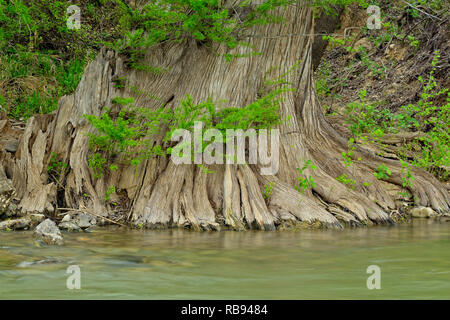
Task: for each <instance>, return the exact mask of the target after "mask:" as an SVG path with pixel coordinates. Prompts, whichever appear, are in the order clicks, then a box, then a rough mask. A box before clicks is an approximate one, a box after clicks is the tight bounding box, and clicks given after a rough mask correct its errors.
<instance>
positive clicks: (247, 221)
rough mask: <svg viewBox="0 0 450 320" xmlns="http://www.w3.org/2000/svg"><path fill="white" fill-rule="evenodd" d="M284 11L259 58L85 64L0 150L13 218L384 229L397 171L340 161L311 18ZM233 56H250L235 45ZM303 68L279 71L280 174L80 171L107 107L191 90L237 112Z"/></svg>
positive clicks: (341, 142) (159, 165)
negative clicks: (141, 67)
mask: <svg viewBox="0 0 450 320" xmlns="http://www.w3.org/2000/svg"><path fill="white" fill-rule="evenodd" d="M281 14H282V16H283V17H284V19H285V23H280V24H273V25H265V26H259V27H255V28H253V29H251V30H250V36H249V38H248V39H249V41H250V43H251V44H252V45H253V46H254V48H255V50H256V51H259V52H262V55H260V56H251V57H248V58H240V59H235V60H234V61H232V62H226V61H225V59H224V58H223V56H222V55H221V54H217V52H219V53H225V52H226V48H225V47H224V46H219V45H218V46H217V47H216V48H214V50H212V49H211V48H208V47H207V46H201V45H199V44H197V43H196V42H194V41H192V42H191V41H185V42H183V43H164V44H161V45H159V46H157V47H154V48H152V49H150V50H149V51H148V52H147V54H146V57H145V61H146V63H147V64H150V65H155V66H162V67H163V68H164V70H165V71H164V72H161V73H160V74H153V73H149V72H144V71H136V70H130V69H128V68H126V66H125V64H124V60H123V58H122V57H120V56H118V55H117V54H116V53H113V52H111V51H108V50H106V49H103V50H102V51H101V52H100V54H99V55H98V56H97V58H96V60H95V61H92V62H91V63H90V64H89V65H88V67H87V68H86V70H85V74H84V76H83V78H82V80H81V82H80V84H79V86H78V88H77V90H76V92H75V93H74V94H73V95H70V96H66V97H63V98H62V99H61V100H60V101H59V107H58V110H57V112H56V113H55V114H52V115H38V116H35V117H33V118H31V119H30V120H29V121H28V123H27V126H26V129H25V131H24V133H23V135H22V136H21V138H20V142H19V148H18V151H17V152H16V153H15V154H11V153H1V154H0V164H2V167H3V168H5V170H4V171H5V172H7V173H9V174H7V176H8V177H9V178H10V180H11V181H12V186H13V187H14V190H15V195H14V198H15V199H16V200H15V201H16V202H17V203H18V210H20V211H21V212H23V213H43V212H45V213H50V214H51V213H54V212H55V210H56V209H57V207H68V208H74V209H79V210H86V211H87V212H92V213H94V214H96V215H102V216H105V217H108V216H109V217H111V215H112V213H113V212H115V213H116V214H117V213H120V214H121V215H122V216H125V217H126V218H127V219H129V221H131V222H133V223H134V224H135V225H142V226H145V227H149V228H161V227H173V226H187V225H189V226H190V227H191V228H193V229H197V230H200V229H203V230H216V229H219V228H220V226H222V225H226V226H230V227H232V228H233V229H238V230H239V229H249V228H252V229H261V230H274V229H275V228H276V226H277V225H279V224H281V223H282V222H283V221H302V222H309V223H314V222H320V224H321V225H325V226H335V227H340V226H342V225H343V224H342V222H345V223H349V224H358V223H360V222H363V223H365V224H370V223H373V222H375V223H386V222H390V221H391V220H390V213H391V212H393V211H394V210H396V209H398V208H397V204H396V203H395V201H394V198H393V196H392V195H391V194H389V192H388V190H389V188H390V186H391V185H392V184H393V185H397V186H401V185H402V179H401V166H400V163H399V162H397V161H394V160H389V159H386V158H381V157H379V156H377V155H375V154H374V153H372V152H370V151H368V150H364V149H361V148H358V149H357V150H356V154H355V156H356V157H362V161H355V163H354V164H353V165H352V166H351V167H349V168H347V167H345V165H344V163H343V162H342V157H341V153H342V152H344V151H347V140H346V139H344V138H343V137H342V136H340V134H338V133H337V132H336V131H335V130H334V129H333V128H332V127H331V126H330V125H329V124H328V123H327V120H326V119H325V117H324V115H323V113H322V110H321V108H320V105H319V103H318V101H317V98H316V95H315V90H314V83H313V77H312V54H311V52H312V45H313V38H314V37H313V36H312V34H313V33H314V23H313V14H312V10H311V9H310V8H308V7H300V6H295V7H294V6H292V7H289V9H288V10H285V11H283V12H282V13H281ZM237 52H240V53H247V52H248V51H247V49H245V48H239V49H236V51H235V53H237ZM299 60H300V61H301V63H300V66H299V67H298V68H296V69H295V70H294V71H292V72H290V73H288V75H287V80H288V81H289V83H290V84H292V85H293V86H294V87H295V88H296V89H297V90H296V91H295V92H285V93H283V94H282V95H283V96H282V98H283V101H282V102H281V104H280V112H281V117H282V118H283V119H288V120H287V121H285V122H283V124H282V125H280V127H279V129H280V168H279V172H278V173H277V174H276V175H274V176H262V175H261V174H260V170H259V168H258V166H257V165H249V166H245V165H214V166H210V167H209V168H210V169H212V170H213V171H214V173H209V174H208V173H205V172H204V171H203V170H202V169H200V168H198V167H197V166H195V165H175V164H174V163H173V162H172V161H170V160H169V159H167V158H164V157H156V158H150V159H148V160H146V161H145V162H143V163H141V164H140V165H139V167H138V170H137V174H136V170H135V168H134V167H133V166H128V165H122V166H121V167H119V170H117V171H115V172H114V173H107V174H105V175H104V176H103V177H101V178H98V179H96V178H94V175H93V172H92V170H91V169H90V168H89V165H88V155H89V153H90V151H89V145H88V141H89V137H88V136H87V135H86V134H87V133H89V132H95V130H94V129H93V127H92V126H91V125H90V123H89V122H88V121H87V120H86V119H84V118H83V115H86V114H93V115H97V116H98V115H100V114H101V113H102V110H103V109H104V108H105V107H109V108H112V110H113V111H114V110H116V111H118V110H117V108H118V106H117V105H113V104H112V103H111V99H112V98H114V97H117V96H133V97H134V98H135V101H136V105H138V106H145V107H146V108H154V109H155V108H158V107H161V106H162V105H166V107H167V108H170V107H172V108H173V107H175V106H177V105H178V104H179V102H180V100H181V99H183V98H184V97H185V96H186V94H190V95H191V96H192V97H193V99H194V101H195V102H197V103H198V102H202V101H206V100H207V99H208V98H213V99H214V100H226V101H227V102H228V103H227V104H228V105H230V106H245V105H247V104H249V103H251V102H253V101H254V100H255V99H257V97H258V94H259V92H261V90H264V89H270V88H265V87H264V86H265V81H264V80H265V79H267V78H277V77H280V76H282V75H284V74H285V73H286V72H288V71H289V70H292V68H293V67H294V66H295V65H296V64H297V63H298V61H299ZM117 77H126V79H127V81H126V86H125V88H122V89H118V88H115V87H114V82H113V80H114V79H116V78H117ZM133 87H134V89H130V88H133ZM136 88H137V89H138V90H136ZM137 92H141V93H137ZM142 92H145V93H148V94H142ZM151 95H154V96H157V97H158V98H159V99H153V98H152V97H151ZM154 139H155V142H156V141H160V140H161V139H162V137H161V136H157V137H154ZM52 154H56V155H58V158H59V159H62V161H63V162H65V163H67V164H68V168H67V169H66V170H64V172H63V175H62V177H60V179H59V181H60V183H59V185H58V184H57V183H55V182H49V181H51V180H50V179H49V175H48V172H47V168H48V166H49V164H50V162H51V155H52ZM307 159H309V160H311V161H312V162H313V163H314V164H315V165H316V166H317V169H316V170H314V171H311V170H309V169H308V170H306V171H305V174H306V175H311V176H313V177H314V179H315V180H316V186H315V187H314V188H313V190H312V191H306V192H305V194H301V193H299V192H297V191H296V190H295V189H294V185H295V184H296V182H297V180H296V178H297V176H298V172H297V170H296V168H300V167H302V165H303V163H304V160H307ZM383 163H385V164H386V165H387V166H388V167H389V169H390V170H391V171H392V175H391V176H390V177H389V179H388V180H387V181H380V180H378V179H377V178H376V177H374V175H373V172H374V171H375V170H376V168H377V167H378V166H379V165H380V164H383ZM1 173H2V170H0V175H1ZM342 174H346V175H347V176H348V177H351V178H353V179H355V180H356V181H357V183H356V185H355V189H354V190H351V189H349V188H347V187H346V186H345V185H343V184H341V183H339V182H338V181H337V180H336V178H337V177H339V176H341V175H342ZM413 174H414V176H415V180H414V181H413V185H412V187H411V188H410V191H411V193H412V194H413V195H414V196H415V197H416V198H417V200H418V202H419V204H420V205H423V206H428V207H432V208H433V209H434V210H436V211H438V212H448V210H449V203H450V201H449V197H448V192H447V190H446V189H445V188H444V186H443V185H441V184H440V182H439V181H437V180H436V179H435V178H434V177H433V176H432V175H430V174H428V173H426V172H424V171H422V170H419V169H413ZM0 181H2V180H1V176H0ZM363 182H366V184H364V185H363ZM269 183H273V191H272V193H271V196H270V199H269V200H268V201H266V200H265V199H264V197H263V195H262V191H263V190H264V185H268V184H269ZM367 183H369V184H367ZM367 185H368V186H367ZM109 186H115V187H116V190H118V192H117V195H113V198H112V200H114V202H116V203H117V205H116V206H112V205H111V202H110V201H109V202H105V192H106V191H107V189H108V187H109ZM0 190H1V188H0Z"/></svg>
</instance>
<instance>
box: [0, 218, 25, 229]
mask: <svg viewBox="0 0 450 320" xmlns="http://www.w3.org/2000/svg"><path fill="white" fill-rule="evenodd" d="M30 225H31V220H30V219H28V218H21V219H11V220H6V221H3V222H0V230H23V229H27V228H29V227H30Z"/></svg>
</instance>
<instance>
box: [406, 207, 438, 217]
mask: <svg viewBox="0 0 450 320" xmlns="http://www.w3.org/2000/svg"><path fill="white" fill-rule="evenodd" d="M437 215H438V214H437V213H436V212H435V211H434V210H433V209H431V208H426V207H418V208H414V209H412V210H411V216H412V217H413V218H430V217H435V216H437Z"/></svg>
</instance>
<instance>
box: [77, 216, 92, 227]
mask: <svg viewBox="0 0 450 320" xmlns="http://www.w3.org/2000/svg"><path fill="white" fill-rule="evenodd" d="M76 223H77V225H78V226H79V227H80V228H81V229H87V228H89V227H90V226H92V223H91V217H90V216H88V215H87V214H84V213H82V214H80V215H79V216H78V218H77V220H76Z"/></svg>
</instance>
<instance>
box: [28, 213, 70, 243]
mask: <svg viewBox="0 0 450 320" xmlns="http://www.w3.org/2000/svg"><path fill="white" fill-rule="evenodd" d="M34 235H35V236H36V237H38V238H39V239H40V240H42V241H43V242H44V243H46V244H56V245H62V244H64V239H63V237H62V235H61V231H59V229H58V227H57V225H56V223H54V222H53V221H52V220H50V219H46V220H44V221H43V222H42V223H41V224H39V225H38V226H37V227H36V229H35V230H34Z"/></svg>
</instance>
